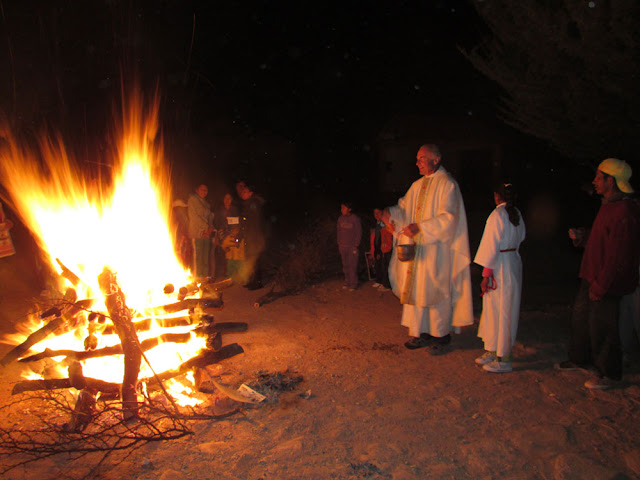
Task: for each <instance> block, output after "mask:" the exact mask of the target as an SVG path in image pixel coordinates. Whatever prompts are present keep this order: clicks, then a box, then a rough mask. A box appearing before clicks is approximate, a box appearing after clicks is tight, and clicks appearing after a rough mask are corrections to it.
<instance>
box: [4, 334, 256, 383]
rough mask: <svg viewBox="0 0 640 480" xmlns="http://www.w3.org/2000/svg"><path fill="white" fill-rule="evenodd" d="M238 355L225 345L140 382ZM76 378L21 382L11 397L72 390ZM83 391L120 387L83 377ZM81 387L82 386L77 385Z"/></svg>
mask: <svg viewBox="0 0 640 480" xmlns="http://www.w3.org/2000/svg"><path fill="white" fill-rule="evenodd" d="M240 353H244V349H243V348H242V347H241V346H240V345H238V344H237V343H232V344H230V345H225V346H224V347H222V348H221V349H220V351H218V352H213V351H206V352H204V353H201V354H200V355H198V356H197V357H193V358H191V359H189V360H187V361H186V362H184V363H183V364H182V365H180V366H179V367H178V368H177V369H175V370H169V371H167V372H163V373H161V374H158V375H157V376H155V377H150V378H146V379H143V380H141V381H143V382H146V383H147V384H148V385H150V386H154V385H158V383H159V382H163V381H165V380H169V379H171V378H174V377H177V376H179V375H182V374H184V373H186V372H188V371H189V370H191V369H192V368H204V367H206V366H207V365H212V364H214V363H218V362H221V361H222V360H225V359H227V358H231V357H233V356H235V355H238V354H240ZM77 382H78V379H77V376H76V378H74V380H72V379H71V378H54V379H46V380H23V381H21V382H18V383H16V384H15V385H14V386H13V389H12V390H11V395H17V394H19V393H24V392H35V391H40V390H59V389H63V388H72V387H73V384H74V383H76V384H78V383H77ZM83 382H84V383H83V385H84V389H89V390H91V391H95V392H101V393H106V394H118V393H120V389H121V385H120V384H117V383H109V382H104V381H102V380H97V379H95V378H90V377H83ZM78 385H82V384H78Z"/></svg>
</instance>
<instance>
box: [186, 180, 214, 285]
mask: <svg viewBox="0 0 640 480" xmlns="http://www.w3.org/2000/svg"><path fill="white" fill-rule="evenodd" d="M208 193H209V188H208V187H207V186H206V185H199V186H198V188H196V191H195V193H192V194H191V196H189V201H188V202H187V206H188V212H189V237H191V242H192V244H193V270H192V272H191V273H192V275H193V276H194V277H195V278H196V280H197V281H204V280H206V279H207V278H208V277H209V251H210V249H211V234H212V233H213V232H214V228H213V213H211V206H210V205H209V202H207V201H206V200H205V198H206V196H207V195H208Z"/></svg>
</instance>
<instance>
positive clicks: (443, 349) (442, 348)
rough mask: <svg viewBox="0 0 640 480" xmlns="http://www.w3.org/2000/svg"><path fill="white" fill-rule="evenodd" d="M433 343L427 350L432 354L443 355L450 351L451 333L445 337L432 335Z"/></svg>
mask: <svg viewBox="0 0 640 480" xmlns="http://www.w3.org/2000/svg"><path fill="white" fill-rule="evenodd" d="M431 340H432V341H431V344H430V345H429V348H428V349H427V351H428V352H429V354H430V355H442V354H444V353H447V352H448V351H449V344H450V343H451V334H450V333H448V334H446V335H445V336H444V337H433V336H432V337H431Z"/></svg>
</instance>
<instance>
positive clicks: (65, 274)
mask: <svg viewBox="0 0 640 480" xmlns="http://www.w3.org/2000/svg"><path fill="white" fill-rule="evenodd" d="M56 262H58V265H60V268H61V269H62V276H63V277H64V278H66V279H67V280H69V281H70V282H71V283H72V284H73V285H74V286H78V284H79V283H80V277H78V276H77V275H76V274H75V273H73V272H72V271H71V270H69V269H68V268H67V267H65V265H64V264H63V263H62V262H61V261H60V259H59V258H56Z"/></svg>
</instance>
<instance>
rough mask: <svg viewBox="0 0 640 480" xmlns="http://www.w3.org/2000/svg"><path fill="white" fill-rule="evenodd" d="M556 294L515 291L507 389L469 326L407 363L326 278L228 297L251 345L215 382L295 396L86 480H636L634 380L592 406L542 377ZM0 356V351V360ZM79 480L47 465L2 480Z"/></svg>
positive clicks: (394, 303)
mask: <svg viewBox="0 0 640 480" xmlns="http://www.w3.org/2000/svg"><path fill="white" fill-rule="evenodd" d="M16 261H17V260H9V262H14V263H15V262H16ZM548 262H550V263H553V259H551V258H547V259H546V260H545V262H543V263H548ZM0 267H1V268H0V279H1V280H2V282H3V289H2V292H3V293H2V297H1V299H2V306H1V308H0V311H1V312H2V313H1V315H2V325H3V329H4V330H5V331H10V330H11V329H12V326H13V324H14V323H15V322H16V321H20V319H21V318H22V317H21V315H22V314H23V312H24V311H25V310H26V309H27V308H28V307H29V304H30V302H31V300H30V298H31V297H30V295H31V294H32V293H33V292H31V291H29V288H28V287H27V286H26V285H28V282H23V281H22V280H21V279H20V278H17V277H16V276H15V273H12V272H14V271H15V270H14V268H15V267H16V265H12V264H11V263H8V262H4V263H3V264H2V265H1V266H0ZM525 268H526V266H525ZM525 272H526V270H525ZM553 280H554V281H553V282H551V281H549V279H548V278H547V280H546V281H545V279H544V274H541V275H540V277H537V276H536V275H531V276H529V277H528V278H527V279H526V280H525V290H526V293H525V298H524V302H523V311H522V317H521V325H520V329H519V334H518V341H517V343H516V346H515V350H514V356H515V361H514V372H513V373H511V374H490V373H485V372H483V371H482V370H481V369H480V368H478V367H477V366H476V365H475V364H474V358H475V357H477V356H478V355H479V354H481V353H482V344H481V341H480V340H479V339H478V338H477V337H476V333H477V324H476V325H473V326H470V327H467V328H465V329H463V331H462V333H461V334H460V335H456V336H455V337H454V339H453V342H452V348H451V350H450V351H449V352H448V353H446V354H445V355H442V356H438V357H432V356H429V355H428V353H427V352H425V351H423V350H417V351H409V350H406V349H405V348H404V347H403V342H404V341H405V340H406V339H407V332H406V329H405V328H403V327H402V326H400V324H399V318H400V312H401V306H400V304H399V303H398V300H397V299H396V298H395V297H394V296H393V294H392V293H390V292H384V293H381V292H379V291H377V290H376V289H374V288H372V287H371V282H365V283H363V285H362V286H361V287H360V288H359V289H358V290H356V291H355V292H348V291H344V290H342V289H341V285H342V282H341V280H340V278H338V277H335V278H332V279H329V280H327V281H324V282H322V283H320V284H317V285H315V286H312V287H310V288H308V289H306V290H305V291H304V292H303V293H301V294H300V295H296V296H289V297H285V298H281V299H279V300H277V301H275V302H273V303H271V304H268V305H265V306H263V307H261V308H255V307H254V301H255V299H256V298H257V297H259V296H260V294H261V291H257V292H249V291H247V290H245V289H243V288H241V287H239V286H234V287H231V288H230V289H228V290H226V291H225V292H224V300H225V304H226V306H225V308H224V309H223V310H222V311H220V312H218V313H217V314H216V321H219V322H226V321H240V322H247V323H248V325H249V329H248V331H247V332H246V333H239V334H228V335H226V336H225V337H224V343H232V342H238V343H239V344H240V345H242V347H243V348H244V351H245V353H243V354H241V355H239V356H237V357H233V358H230V359H227V360H225V361H223V362H222V363H221V365H222V369H221V370H220V374H221V376H220V380H221V381H222V382H224V383H225V384H226V385H229V386H231V387H237V386H239V385H240V384H242V383H250V382H252V381H254V380H255V379H256V378H258V374H259V372H263V373H264V372H269V373H274V374H275V373H284V374H287V375H300V376H302V377H303V381H302V383H300V384H298V385H297V386H296V387H295V388H294V389H293V390H292V391H288V392H281V393H280V394H278V396H277V397H276V398H275V400H274V401H270V402H263V403H261V404H259V405H255V406H249V407H247V408H245V409H244V411H243V413H236V414H234V415H232V416H230V417H227V418H221V419H217V420H208V421H201V422H193V423H192V424H191V427H192V429H193V435H190V436H188V437H186V438H184V439H180V440H174V441H167V442H162V443H155V444H151V445H148V446H145V447H144V448H142V449H141V450H138V451H136V452H134V453H133V454H132V455H131V456H129V457H127V458H124V459H123V457H121V456H117V455H116V456H113V457H110V458H108V459H107V460H106V462H105V464H104V465H103V466H102V467H101V468H100V469H99V470H98V471H97V473H95V474H93V475H92V477H91V478H100V479H105V480H106V479H122V478H137V479H139V480H174V479H176V480H177V479H185V478H188V479H356V478H371V479H394V480H402V479H423V478H430V479H557V480H560V479H617V480H622V479H631V478H640V435H638V432H639V431H640V369H638V368H637V365H636V366H632V368H631V369H629V370H628V371H627V372H626V374H625V378H624V385H623V386H622V387H621V388H617V389H614V390H610V391H589V390H587V389H585V388H584V387H583V386H582V385H583V383H584V381H585V380H586V379H587V378H588V374H586V373H582V372H573V373H567V372H559V371H557V370H555V369H554V368H553V364H554V363H555V362H558V361H561V360H563V359H565V350H564V340H565V338H566V334H567V315H568V311H569V306H568V305H569V304H570V301H571V298H570V297H571V290H572V288H573V283H572V282H570V281H569V282H568V284H567V282H566V279H565V278H563V277H561V276H559V277H558V276H557V277H555V278H554V279H553ZM534 284H535V285H537V287H536V288H534ZM476 285H477V284H476ZM560 287H564V288H560ZM474 288H475V287H474ZM476 310H478V309H477V308H476ZM476 321H477V318H476ZM8 349H9V347H8V346H6V345H2V346H0V355H2V356H3V355H4V354H5V353H6V352H7V351H8ZM18 374H19V367H18V365H16V364H12V365H9V366H8V367H6V368H5V369H4V372H3V374H2V376H1V379H0V402H2V403H5V402H8V401H9V400H10V395H9V392H10V389H11V387H12V384H13V383H14V382H16V381H18V379H19V377H18ZM28 416H29V412H24V413H23V415H22V416H21V417H20V416H18V417H16V418H15V419H13V420H14V422H15V424H16V425H20V424H21V422H27V421H28ZM85 473H86V470H84V469H83V468H81V467H79V466H77V465H75V464H74V465H72V464H70V463H69V461H68V458H66V457H65V456H58V457H54V458H51V459H46V460H42V461H41V462H39V463H36V464H31V465H27V466H25V467H20V468H17V469H15V470H12V471H10V472H9V473H7V474H5V476H4V477H3V478H5V479H7V480H18V479H53V478H57V479H60V478H67V477H68V478H79V477H81V476H82V475H84V474H85Z"/></svg>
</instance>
